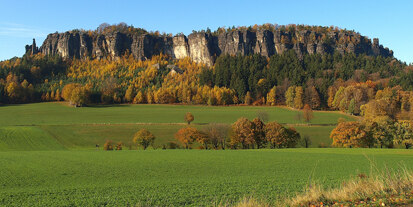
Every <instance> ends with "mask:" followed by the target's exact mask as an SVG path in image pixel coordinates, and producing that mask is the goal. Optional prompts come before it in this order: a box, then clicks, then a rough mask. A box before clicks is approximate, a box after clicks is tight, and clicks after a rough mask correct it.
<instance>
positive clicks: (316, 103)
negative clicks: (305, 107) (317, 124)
mask: <svg viewBox="0 0 413 207" xmlns="http://www.w3.org/2000/svg"><path fill="white" fill-rule="evenodd" d="M306 98H307V104H309V105H310V107H311V108H312V109H318V108H320V105H321V101H320V96H319V95H318V92H317V89H316V88H315V87H314V86H311V87H309V88H307V89H306Z"/></svg>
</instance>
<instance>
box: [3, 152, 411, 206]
mask: <svg viewBox="0 0 413 207" xmlns="http://www.w3.org/2000/svg"><path fill="white" fill-rule="evenodd" d="M412 158H413V151H411V150H400V149H335V148H329V149H278V150H270V149H264V150H224V151H222V150H218V151H216V150H212V151H211V150H210V151H205V150H147V151H143V150H139V151H137V150H133V151H109V152H107V151H96V150H76V151H73V150H62V151H21V152H0V166H2V167H1V168H0V186H2V187H1V188H0V205H4V206H103V205H109V206H126V205H131V206H134V205H144V206H146V205H151V206H153V205H157V206H159V205H161V206H162V205H170V206H183V205H188V206H204V205H216V204H218V203H222V202H224V203H232V202H236V201H238V200H239V199H241V198H243V197H245V196H253V197H254V198H257V199H262V200H265V201H266V202H269V203H274V202H276V201H277V200H278V199H280V198H284V197H285V196H293V195H295V193H297V192H303V191H305V189H306V187H307V186H308V184H309V182H312V181H317V182H321V183H323V186H326V187H336V186H338V185H340V183H341V182H342V181H344V180H346V179H349V178H351V177H354V176H356V175H357V174H359V173H366V174H368V173H369V172H370V170H371V165H370V164H371V163H375V164H376V167H377V168H380V169H383V168H388V169H397V168H398V167H400V166H407V167H408V168H409V169H411V168H412V166H413V159H412Z"/></svg>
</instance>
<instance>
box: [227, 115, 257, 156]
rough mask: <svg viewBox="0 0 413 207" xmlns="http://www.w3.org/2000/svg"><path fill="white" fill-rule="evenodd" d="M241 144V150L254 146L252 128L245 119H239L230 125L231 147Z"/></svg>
mask: <svg viewBox="0 0 413 207" xmlns="http://www.w3.org/2000/svg"><path fill="white" fill-rule="evenodd" d="M238 144H241V146H242V148H243V149H247V148H248V146H249V145H251V144H254V126H253V123H252V122H251V121H250V120H248V119H247V118H244V117H241V118H239V119H238V120H237V121H236V122H235V123H234V124H232V134H231V145H232V146H236V145H238Z"/></svg>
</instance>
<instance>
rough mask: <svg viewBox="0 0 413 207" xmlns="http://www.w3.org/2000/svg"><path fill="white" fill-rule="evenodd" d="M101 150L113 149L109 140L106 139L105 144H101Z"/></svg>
mask: <svg viewBox="0 0 413 207" xmlns="http://www.w3.org/2000/svg"><path fill="white" fill-rule="evenodd" d="M103 150H106V151H109V150H113V143H112V141H111V140H107V141H106V142H105V144H104V145H103Z"/></svg>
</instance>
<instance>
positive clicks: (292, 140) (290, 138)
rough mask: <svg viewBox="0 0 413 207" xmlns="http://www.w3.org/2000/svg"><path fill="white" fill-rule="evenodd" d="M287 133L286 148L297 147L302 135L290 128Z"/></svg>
mask: <svg viewBox="0 0 413 207" xmlns="http://www.w3.org/2000/svg"><path fill="white" fill-rule="evenodd" d="M286 133H287V142H286V143H285V146H286V147H288V148H293V147H295V146H296V145H297V143H298V142H299V141H300V138H301V136H300V133H298V132H297V130H296V129H295V128H294V127H289V128H287V129H286Z"/></svg>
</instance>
